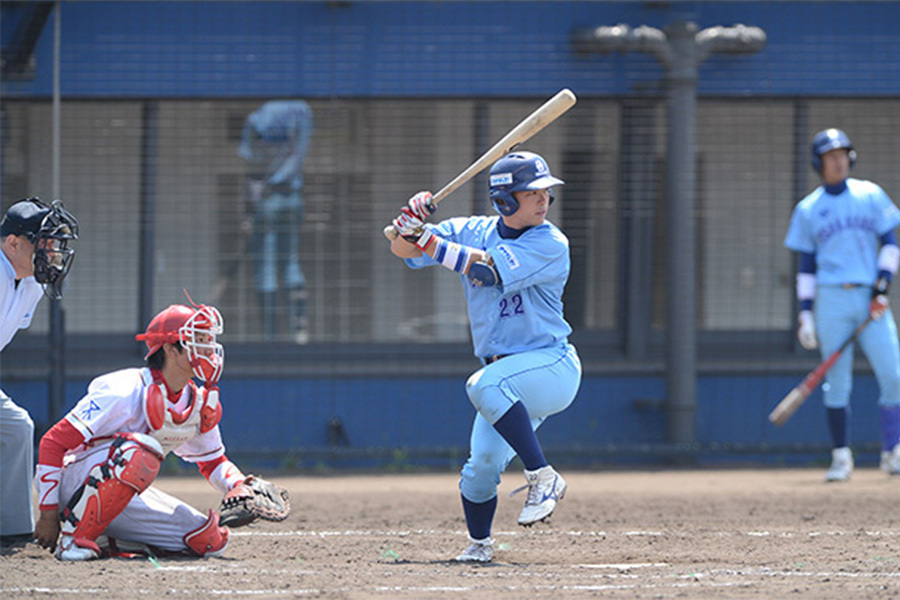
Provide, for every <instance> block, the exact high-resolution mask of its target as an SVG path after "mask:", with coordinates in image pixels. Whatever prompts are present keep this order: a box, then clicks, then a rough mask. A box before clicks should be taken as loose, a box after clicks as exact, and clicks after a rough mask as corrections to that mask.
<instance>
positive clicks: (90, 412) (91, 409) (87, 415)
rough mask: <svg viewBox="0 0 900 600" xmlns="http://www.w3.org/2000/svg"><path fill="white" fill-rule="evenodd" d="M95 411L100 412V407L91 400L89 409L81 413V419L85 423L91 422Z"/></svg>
mask: <svg viewBox="0 0 900 600" xmlns="http://www.w3.org/2000/svg"><path fill="white" fill-rule="evenodd" d="M95 410H100V407H99V406H97V403H96V402H94V401H93V400H91V403H90V405H89V406H88V407H87V408H85V409H84V411H83V412H82V413H81V418H82V419H84V420H85V421H90V420H91V416H92V415H93V413H94V411H95Z"/></svg>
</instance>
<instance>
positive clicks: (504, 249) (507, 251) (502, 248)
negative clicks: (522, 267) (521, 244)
mask: <svg viewBox="0 0 900 600" xmlns="http://www.w3.org/2000/svg"><path fill="white" fill-rule="evenodd" d="M497 250H498V251H499V252H500V254H502V255H503V258H505V259H506V264H508V265H509V268H510V269H518V268H519V259H518V258H516V255H515V254H514V253H513V251H512V249H511V248H510V247H509V246H507V245H506V244H500V245H499V246H497Z"/></svg>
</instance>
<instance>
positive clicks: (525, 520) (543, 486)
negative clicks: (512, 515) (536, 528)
mask: <svg viewBox="0 0 900 600" xmlns="http://www.w3.org/2000/svg"><path fill="white" fill-rule="evenodd" d="M525 480H526V481H527V482H528V483H526V484H525V485H523V486H522V487H520V488H518V489H516V490H513V492H512V493H511V494H510V496H512V495H514V494H516V493H518V492H520V491H522V490H524V489H525V488H528V497H527V498H526V499H525V506H524V507H523V508H522V512H521V513H519V525H522V526H523V527H528V526H530V525H534V524H535V523H537V522H538V521H543V520H544V519H546V518H547V517H549V516H550V515H552V514H553V509H555V508H556V503H557V502H559V501H560V500H562V499H563V496H565V495H566V480H565V479H563V478H562V476H561V475H560V474H559V473H557V472H556V471H555V470H554V469H553V467H551V466H550V465H547V466H546V467H542V468H540V469H537V470H536V471H528V470H526V471H525Z"/></svg>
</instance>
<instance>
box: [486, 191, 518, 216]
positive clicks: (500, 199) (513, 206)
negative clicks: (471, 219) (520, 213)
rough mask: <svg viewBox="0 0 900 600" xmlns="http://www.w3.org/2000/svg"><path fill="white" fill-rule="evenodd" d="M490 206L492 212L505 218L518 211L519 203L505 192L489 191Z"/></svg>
mask: <svg viewBox="0 0 900 600" xmlns="http://www.w3.org/2000/svg"><path fill="white" fill-rule="evenodd" d="M491 204H492V205H493V206H494V210H496V211H497V212H498V213H500V214H501V215H503V216H505V217H508V216H510V215H511V214H513V213H514V212H516V211H517V210H519V201H518V200H516V198H515V196H513V195H512V194H511V193H509V192H507V191H506V190H491Z"/></svg>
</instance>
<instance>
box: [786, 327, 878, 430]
mask: <svg viewBox="0 0 900 600" xmlns="http://www.w3.org/2000/svg"><path fill="white" fill-rule="evenodd" d="M871 322H872V317H871V316H869V318H868V319H866V320H865V321H863V322H862V325H860V326H859V327H857V328H856V331H854V332H853V335H851V336H850V337H849V338H847V340H846V341H845V342H844V343H843V344H841V347H840V348H838V349H837V350H835V351H834V352H833V353H832V354H831V356H829V357H828V358H826V359H825V360H823V361H822V362H821V363H820V364H819V366H818V367H816V368H815V369H813V370H812V371H811V372H810V373H809V374H808V375H807V376H806V377H804V378H803V381H801V382H800V384H799V385H798V386H797V387H795V388H794V389H792V390H791V391H790V392H788V395H787V396H785V397H784V398H783V399H782V400H781V402H779V403H778V406H776V407H775V408H774V409H773V410H772V412H771V413H769V421H771V422H772V423H773V424H774V425H776V426H778V427H781V426H782V425H784V424H785V422H787V420H788V419H789V418H791V415H793V414H794V413H795V412H797V409H798V408H800V406H801V405H802V404H803V403H804V402H805V401H806V399H807V398H809V395H810V394H812V392H813V390H815V389H816V388H817V387H819V384H820V383H822V379H824V378H825V373H827V372H828V370H829V369H830V368H831V367H833V366H834V363H836V362H837V359H838V358H840V356H841V353H842V352H843V351H844V350H846V349H847V346H849V345H850V344H852V343H853V340H855V339H856V336H858V335H859V334H860V333H861V332H862V330H863V329H865V328H866V325H868V324H869V323H871Z"/></svg>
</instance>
